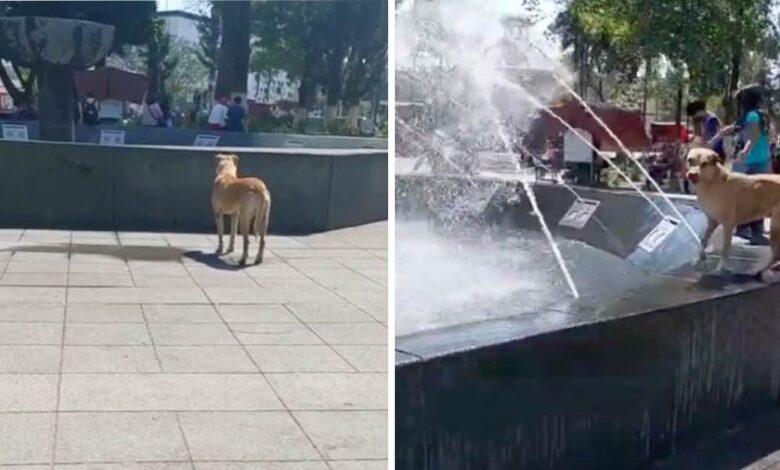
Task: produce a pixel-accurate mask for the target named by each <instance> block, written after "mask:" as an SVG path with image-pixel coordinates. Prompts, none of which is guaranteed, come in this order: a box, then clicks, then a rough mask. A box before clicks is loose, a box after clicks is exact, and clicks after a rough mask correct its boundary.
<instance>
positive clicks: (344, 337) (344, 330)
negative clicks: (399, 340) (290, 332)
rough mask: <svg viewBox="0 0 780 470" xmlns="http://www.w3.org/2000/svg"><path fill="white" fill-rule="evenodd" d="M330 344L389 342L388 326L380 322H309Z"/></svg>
mask: <svg viewBox="0 0 780 470" xmlns="http://www.w3.org/2000/svg"><path fill="white" fill-rule="evenodd" d="M308 326H309V327H310V328H311V329H312V330H314V332H315V333H316V334H317V335H319V336H320V337H321V338H322V339H323V340H325V342H326V343H328V344H387V328H386V327H384V326H382V325H380V324H378V323H313V322H312V323H308Z"/></svg>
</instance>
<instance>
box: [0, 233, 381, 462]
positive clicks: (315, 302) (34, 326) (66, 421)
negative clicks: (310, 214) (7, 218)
mask: <svg viewBox="0 0 780 470" xmlns="http://www.w3.org/2000/svg"><path fill="white" fill-rule="evenodd" d="M225 241H226V244H227V237H226V240H225ZM237 245H238V246H240V240H237ZM254 246H255V245H254V240H253V245H252V247H253V249H254ZM215 247H216V236H213V235H212V236H209V235H199V234H162V233H121V232H120V233H111V232H69V231H49V230H0V469H2V470H9V469H15V468H20V469H21V468H24V469H28V470H38V469H44V468H52V467H54V468H58V469H59V468H63V469H64V468H67V469H71V468H72V469H77V468H84V469H87V468H89V469H98V468H100V469H120V468H122V469H124V468H132V469H135V470H146V469H148V470H163V469H165V470H179V469H192V468H195V469H198V470H201V469H203V470H206V469H208V470H215V469H220V470H229V469H236V470H249V469H266V470H293V469H296V470H297V469H301V470H318V469H323V470H325V469H328V468H330V469H333V470H357V469H366V470H374V469H385V468H387V363H388V359H387V357H388V355H387V336H388V335H387V318H388V317H387V315H388V314H387V224H386V223H378V224H371V225H366V226H362V227H355V228H350V229H345V230H337V231H332V232H328V233H322V234H316V235H311V236H305V237H282V236H272V237H270V238H269V242H268V248H269V251H268V252H267V253H266V260H265V263H264V264H262V265H260V266H251V267H247V268H243V269H239V268H238V267H237V266H236V260H237V259H238V257H239V254H240V253H234V254H232V255H230V256H227V257H223V258H218V257H216V256H215V255H214V254H213V251H214V249H215ZM252 253H254V251H253V252H252ZM252 256H254V255H253V254H252V255H250V259H251V257H252Z"/></svg>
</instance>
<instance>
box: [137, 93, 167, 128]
mask: <svg viewBox="0 0 780 470" xmlns="http://www.w3.org/2000/svg"><path fill="white" fill-rule="evenodd" d="M163 122H164V121H163V112H162V109H161V108H160V105H159V104H158V103H157V99H156V98H155V97H154V96H150V97H148V98H147V99H146V105H145V106H144V109H143V111H142V112H141V124H142V125H143V126H144V127H160V125H161V124H162V123H163Z"/></svg>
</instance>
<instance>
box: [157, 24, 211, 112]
mask: <svg viewBox="0 0 780 470" xmlns="http://www.w3.org/2000/svg"><path fill="white" fill-rule="evenodd" d="M170 55H171V56H172V57H176V59H177V62H176V66H175V67H173V68H172V69H171V70H170V73H169V75H168V77H167V78H166V81H165V91H166V92H167V95H168V96H169V97H170V99H171V102H174V103H178V102H184V101H187V100H188V98H189V97H190V96H191V95H196V94H197V93H199V92H202V91H203V87H204V78H203V77H207V76H208V71H207V69H206V67H205V66H204V65H203V63H202V62H201V61H200V60H199V58H198V50H197V48H195V47H193V46H191V45H190V44H188V43H186V42H184V41H179V40H175V39H174V40H172V41H171V43H170Z"/></svg>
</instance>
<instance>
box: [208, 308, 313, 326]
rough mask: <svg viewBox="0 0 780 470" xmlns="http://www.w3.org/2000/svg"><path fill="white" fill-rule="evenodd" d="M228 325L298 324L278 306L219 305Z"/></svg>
mask: <svg viewBox="0 0 780 470" xmlns="http://www.w3.org/2000/svg"><path fill="white" fill-rule="evenodd" d="M217 310H219V313H220V314H221V315H222V318H224V319H225V321H226V322H228V323H298V319H297V318H296V317H295V315H293V314H292V313H290V311H289V310H288V309H287V308H285V306H284V305H279V304H244V305H220V306H218V307H217Z"/></svg>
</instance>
